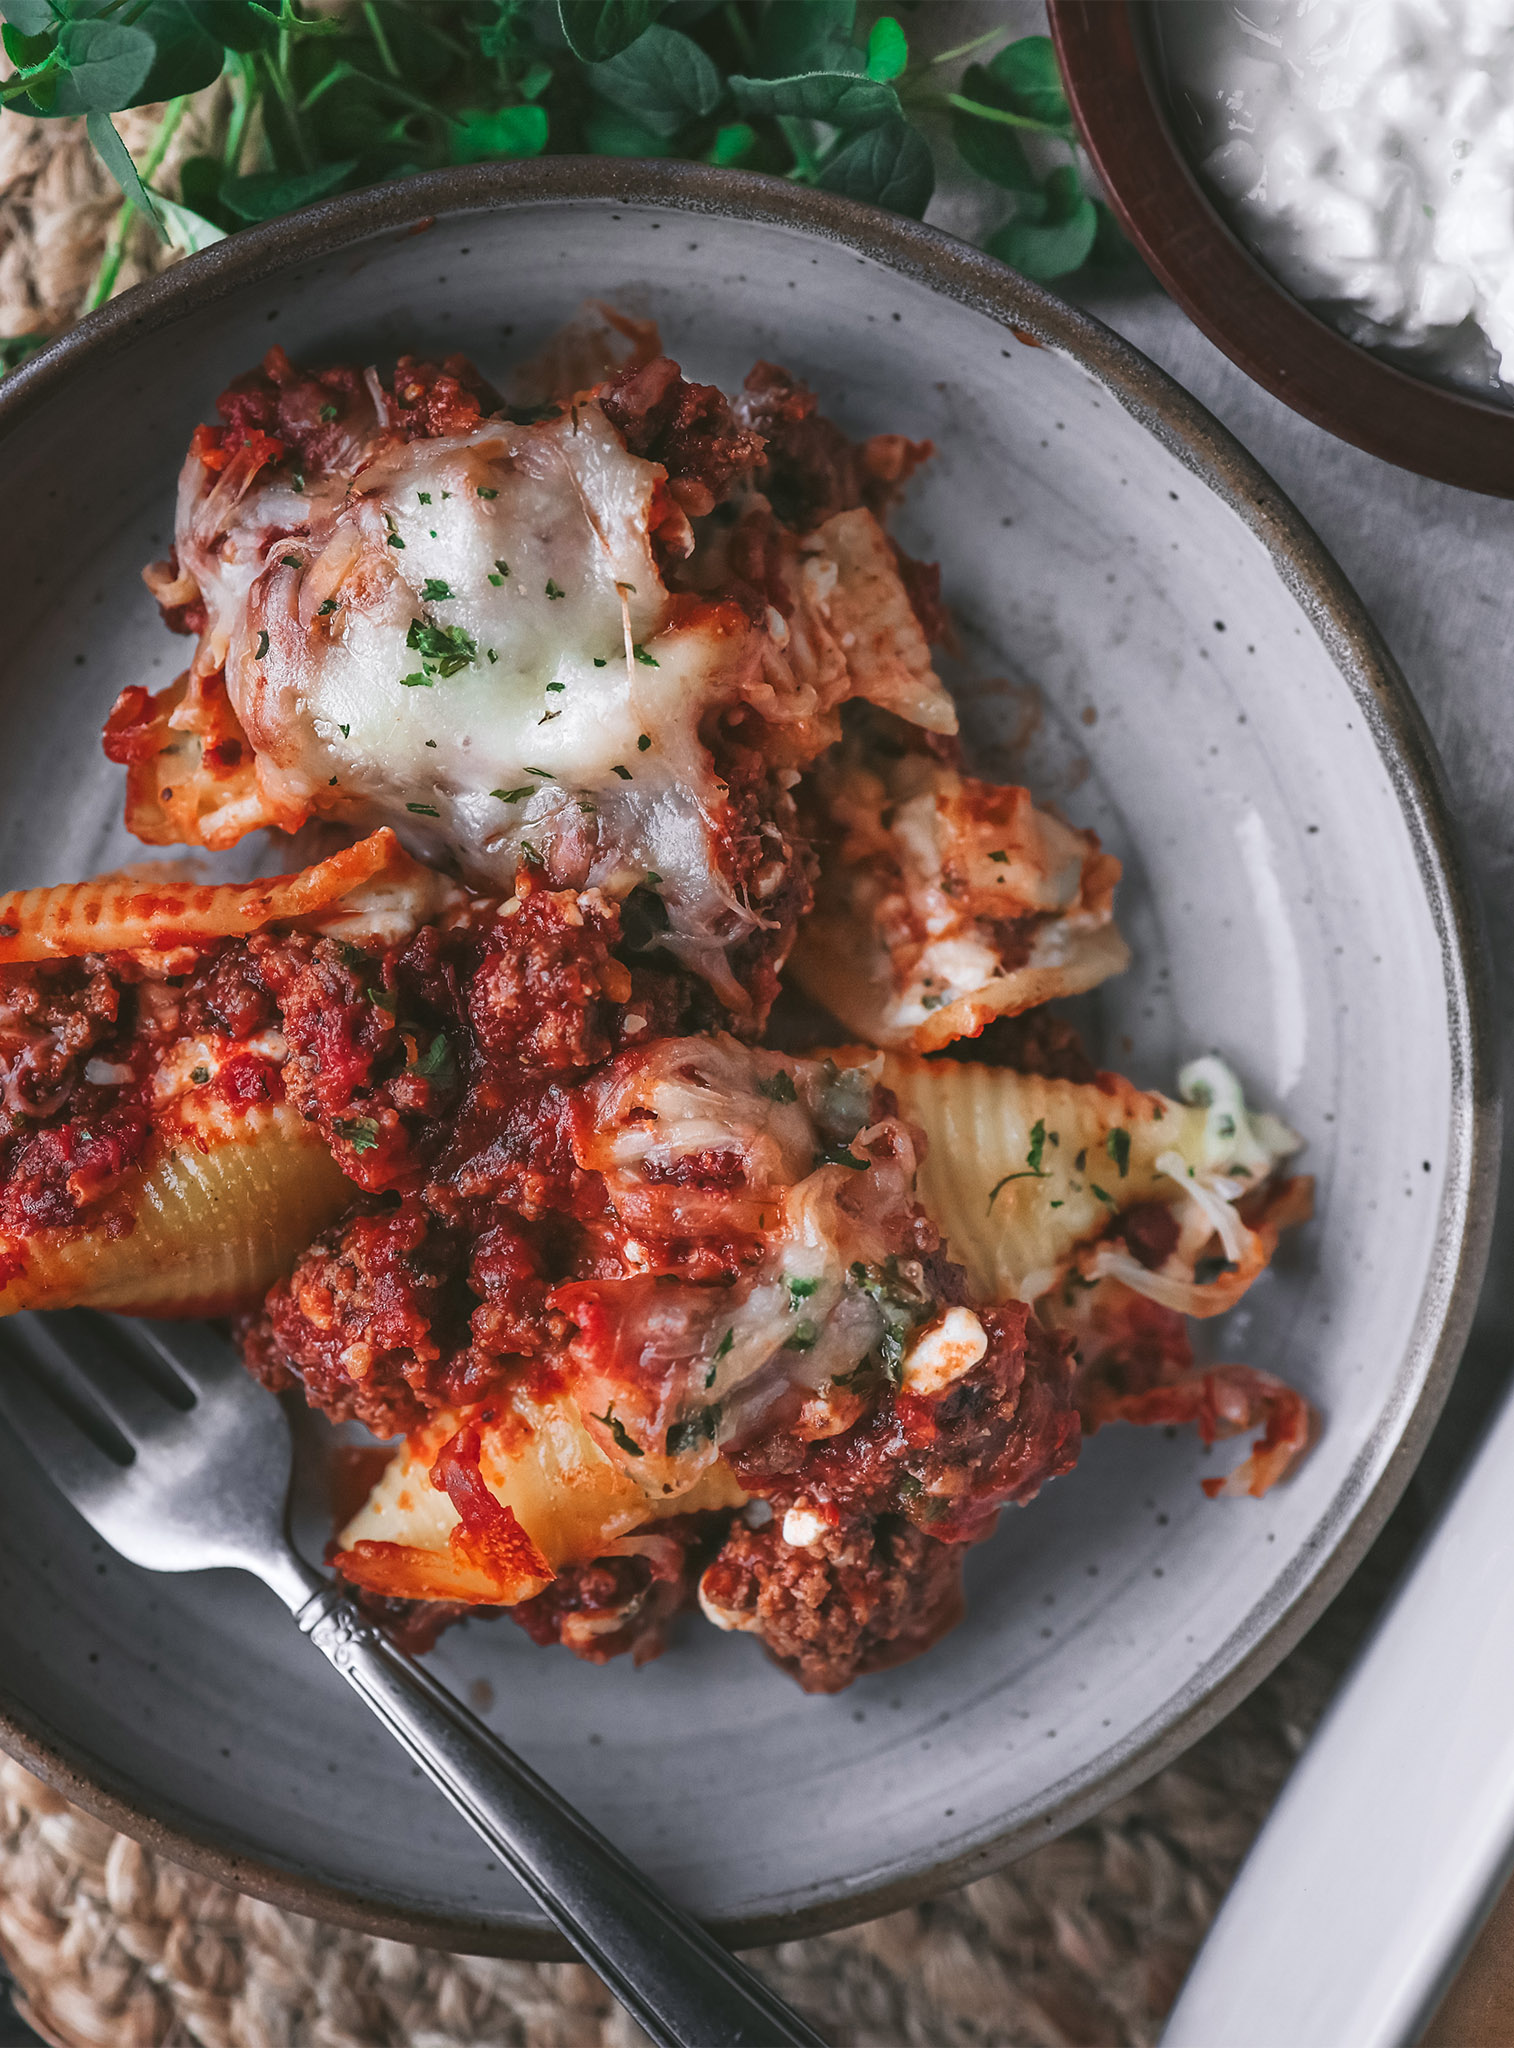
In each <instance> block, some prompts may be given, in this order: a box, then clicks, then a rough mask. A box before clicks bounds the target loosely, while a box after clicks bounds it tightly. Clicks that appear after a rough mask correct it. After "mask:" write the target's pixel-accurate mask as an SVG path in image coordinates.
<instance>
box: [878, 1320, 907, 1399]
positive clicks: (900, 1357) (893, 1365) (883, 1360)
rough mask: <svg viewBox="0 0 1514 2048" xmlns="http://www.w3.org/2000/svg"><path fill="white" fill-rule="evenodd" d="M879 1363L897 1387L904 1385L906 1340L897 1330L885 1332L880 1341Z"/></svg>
mask: <svg viewBox="0 0 1514 2048" xmlns="http://www.w3.org/2000/svg"><path fill="white" fill-rule="evenodd" d="M878 1362H879V1364H880V1365H881V1366H882V1367H883V1370H884V1372H885V1373H886V1374H887V1375H888V1377H889V1379H890V1380H892V1382H893V1383H894V1385H895V1386H896V1387H902V1386H903V1385H904V1339H903V1337H901V1336H900V1334H899V1332H898V1331H897V1330H885V1331H884V1333H883V1335H882V1336H881V1337H880V1338H879V1339H878Z"/></svg>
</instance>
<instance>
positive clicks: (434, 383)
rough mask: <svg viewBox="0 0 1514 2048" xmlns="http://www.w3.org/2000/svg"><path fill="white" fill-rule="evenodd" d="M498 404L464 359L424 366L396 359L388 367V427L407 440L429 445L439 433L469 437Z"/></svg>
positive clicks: (450, 358)
mask: <svg viewBox="0 0 1514 2048" xmlns="http://www.w3.org/2000/svg"><path fill="white" fill-rule="evenodd" d="M501 403H502V401H501V399H500V395H499V393H498V392H497V391H496V390H495V389H494V387H493V385H492V384H490V383H488V382H487V381H486V380H485V379H484V378H483V377H481V376H480V375H479V372H478V371H477V369H476V368H475V367H474V365H473V364H472V363H471V362H470V361H469V360H468V358H467V357H466V356H448V357H447V359H446V361H445V362H443V363H439V364H438V363H428V362H422V361H420V360H418V359H417V358H416V357H415V356H401V357H400V359H399V361H398V362H397V363H396V364H395V366H394V379H393V385H392V395H391V396H390V398H389V403H388V407H387V411H388V415H389V425H390V426H391V427H393V428H394V429H395V430H396V431H397V432H398V433H401V434H403V435H404V437H405V439H406V440H407V441H422V440H431V439H434V438H436V437H437V436H439V435H442V434H467V433H471V432H472V431H473V429H474V428H475V427H476V426H477V425H478V423H479V421H480V420H481V419H482V418H483V417H484V416H485V414H487V413H492V412H497V411H498V410H499V408H500V405H501Z"/></svg>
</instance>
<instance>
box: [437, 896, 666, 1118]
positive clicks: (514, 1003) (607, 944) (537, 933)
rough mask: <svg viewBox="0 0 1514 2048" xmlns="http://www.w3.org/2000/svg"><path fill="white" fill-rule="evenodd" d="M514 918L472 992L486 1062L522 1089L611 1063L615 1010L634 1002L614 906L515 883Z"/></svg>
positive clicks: (492, 936) (499, 927)
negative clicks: (615, 950)
mask: <svg viewBox="0 0 1514 2048" xmlns="http://www.w3.org/2000/svg"><path fill="white" fill-rule="evenodd" d="M515 893H516V900H517V901H518V903H519V905H520V908H519V910H518V911H517V912H516V913H515V915H514V916H513V917H511V918H508V919H501V920H500V921H499V922H498V923H497V924H496V925H495V926H494V927H493V929H492V931H491V932H490V933H489V935H488V937H487V938H486V940H485V942H484V947H483V951H482V955H481V957H480V959H479V962H478V965H477V967H476V968H475V970H474V972H473V974H472V977H471V979H470V981H469V985H468V997H467V1001H468V1020H469V1022H470V1024H471V1025H472V1027H473V1032H474V1036H475V1037H476V1039H477V1041H478V1044H479V1046H480V1048H481V1050H482V1052H483V1055H484V1056H485V1058H486V1059H488V1060H489V1061H490V1062H491V1063H492V1064H493V1065H495V1066H497V1067H500V1068H502V1069H506V1070H509V1071H511V1072H512V1073H513V1074H514V1075H515V1076H517V1077H518V1078H520V1079H522V1080H536V1079H546V1078H547V1077H548V1076H550V1075H557V1074H568V1073H583V1072H585V1071H586V1070H587V1069H588V1068H590V1067H592V1066H596V1065H597V1064H598V1063H599V1061H600V1060H603V1059H608V1057H609V1055H610V1049H611V1048H610V1039H609V1035H608V1032H607V1029H606V1022H607V1017H606V1012H607V1010H608V1007H609V1004H610V1003H611V1002H615V1001H623V1000H624V998H625V997H626V996H627V995H628V994H629V993H630V976H629V974H628V973H627V971H626V969H625V968H624V967H623V966H622V965H621V964H620V962H619V961H618V960H615V959H612V958H611V954H610V948H611V946H612V945H613V944H614V942H615V940H616V939H618V938H619V936H620V926H619V919H618V918H617V916H616V914H615V911H614V910H613V909H612V908H611V907H610V906H609V905H608V904H600V903H598V902H597V901H595V900H593V899H591V898H585V897H578V896H575V895H574V894H573V892H572V891H571V890H564V891H561V892H556V891H553V890H551V889H547V888H545V887H544V886H542V884H541V882H540V880H539V879H538V878H537V877H536V876H535V874H534V872H533V871H532V870H530V869H524V870H522V872H521V873H520V874H518V875H517V876H516V881H515Z"/></svg>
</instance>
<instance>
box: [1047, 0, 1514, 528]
mask: <svg viewBox="0 0 1514 2048" xmlns="http://www.w3.org/2000/svg"><path fill="white" fill-rule="evenodd" d="M1047 13H1048V16H1049V17H1050V22H1051V32H1052V36H1053V39H1054V40H1055V42H1056V46H1057V54H1058V57H1059V58H1060V59H1061V64H1062V76H1063V78H1064V79H1065V81H1066V85H1067V96H1068V99H1069V100H1070V101H1071V103H1072V110H1073V113H1074V116H1075V117H1076V119H1077V123H1078V127H1079V129H1080V130H1081V132H1082V136H1083V140H1084V142H1085V144H1086V146H1087V149H1088V154H1089V157H1090V158H1091V159H1092V162H1093V166H1094V169H1095V170H1096V171H1097V172H1098V174H1099V178H1100V180H1101V182H1102V184H1103V186H1104V189H1105V191H1106V192H1107V193H1108V195H1109V201H1110V204H1111V205H1112V206H1113V208H1114V210H1115V212H1116V214H1117V215H1118V216H1119V219H1120V224H1121V226H1122V227H1123V228H1124V229H1125V232H1126V233H1127V234H1128V235H1129V237H1130V239H1131V240H1132V241H1133V242H1134V243H1135V245H1136V247H1137V248H1138V249H1139V250H1140V252H1141V254H1142V256H1143V257H1144V258H1145V259H1146V262H1147V263H1148V265H1149V266H1150V268H1151V269H1152V270H1153V271H1154V272H1155V274H1156V275H1157V277H1158V278H1160V280H1161V281H1162V283H1163V284H1164V285H1165V286H1166V287H1167V289H1168V291H1169V292H1171V294H1172V296H1173V297H1174V298H1175V299H1176V300H1177V302H1178V304H1179V305H1180V306H1181V307H1182V308H1183V310H1184V311H1185V312H1186V313H1187V314H1188V315H1189V317H1190V318H1191V319H1192V320H1193V321H1194V323H1195V324H1196V325H1197V326H1199V327H1201V328H1202V329H1203V331H1204V332H1205V334H1207V335H1208V336H1209V339H1210V340H1211V341H1212V342H1214V343H1215V344H1216V346H1217V347H1219V348H1222V349H1223V350H1224V352H1225V354H1226V355H1227V356H1229V358H1230V360H1231V361H1232V362H1233V363H1237V364H1239V366H1240V367H1241V369H1243V370H1244V371H1245V372H1246V375H1247V376H1248V377H1252V378H1254V379H1255V380H1256V382H1257V383H1258V384H1260V385H1261V386H1262V387H1263V389H1264V390H1267V391H1270V392H1271V393H1272V394H1273V396H1274V397H1275V398H1280V399H1282V401H1283V403H1284V404H1285V405H1290V406H1292V408H1293V410H1294V411H1295V412H1298V413H1302V414H1303V416H1304V418H1305V419H1309V420H1313V421H1314V423H1315V425H1316V426H1320V427H1324V428H1325V429H1326V431H1327V432H1329V433H1332V434H1336V435H1338V436H1339V437H1340V439H1341V440H1343V441H1350V442H1352V443H1354V445H1355V446H1356V447H1358V448H1364V449H1365V450H1366V451H1367V453H1368V454H1369V455H1377V456H1380V457H1381V458H1382V460H1383V461H1384V462H1392V463H1395V464H1396V465H1397V466H1398V467H1399V468H1400V469H1409V470H1414V471H1415V472H1416V473H1417V474H1418V475H1420V476H1428V477H1433V478H1435V479H1436V480H1437V481H1438V482H1440V483H1447V484H1459V485H1461V486H1462V488H1463V489H1465V490H1469V491H1483V492H1486V493H1487V494H1488V495H1489V496H1491V497H1499V498H1514V408H1509V407H1505V406H1501V405H1499V404H1497V403H1495V402H1494V401H1492V400H1489V399H1481V398H1477V397H1474V396H1473V395H1472V394H1471V393H1464V392H1459V391H1454V390H1451V389H1450V388H1448V387H1446V386H1442V385H1438V384H1433V383H1431V382H1429V381H1428V380H1427V379H1425V378H1422V377H1416V376H1414V375H1412V374H1411V373H1410V372H1409V371H1407V370H1401V369H1399V368H1398V367H1397V366H1396V365H1395V364H1393V363H1390V362H1387V361H1385V360H1384V359H1383V358H1382V357H1381V356H1377V355H1374V354H1372V353H1371V351H1369V350H1368V349H1365V348H1362V347H1360V346H1359V345H1358V344H1357V343H1356V342H1354V341H1349V340H1348V339H1347V338H1346V336H1345V335H1344V334H1341V333H1339V332H1337V330H1336V329H1335V328H1333V327H1331V326H1329V325H1328V324H1327V323H1326V322H1325V321H1324V320H1322V319H1321V318H1320V317H1319V316H1318V315H1317V314H1315V313H1313V312H1311V311H1310V310H1309V308H1308V307H1307V306H1306V305H1304V304H1303V303H1302V301H1301V300H1299V299H1296V298H1294V297H1293V295H1292V294H1291V293H1290V292H1289V291H1287V290H1286V289H1285V287H1284V286H1282V285H1281V284H1279V283H1278V281H1277V280H1276V278H1274V277H1273V276H1272V274H1271V272H1270V271H1268V270H1266V269H1265V268H1264V267H1263V265H1262V264H1261V263H1259V262H1258V260H1257V259H1256V257H1255V256H1253V255H1252V254H1251V251H1250V250H1249V249H1248V248H1247V247H1246V245H1245V243H1244V242H1242V241H1241V239H1240V237H1239V236H1238V235H1237V234H1236V232H1235V230H1234V229H1233V228H1231V227H1230V226H1229V225H1228V223H1227V222H1226V220H1225V219H1224V216H1223V215H1222V214H1221V213H1220V212H1219V210H1218V208H1217V207H1216V206H1215V204H1214V201H1213V200H1212V199H1211V198H1210V197H1209V195H1208V193H1207V192H1206V191H1205V189H1204V187H1203V185H1202V184H1201V183H1200V181H1199V178H1198V176H1197V174H1196V172H1195V171H1194V169H1193V167H1192V165H1191V164H1190V162H1189V160H1188V157H1187V154H1186V152H1185V151H1184V149H1183V147H1182V145H1181V143H1180V142H1179V140H1178V138H1177V136H1176V134H1175V132H1174V129H1173V125H1172V121H1171V119H1170V116H1169V113H1168V106H1167V95H1166V90H1165V87H1164V85H1163V83H1162V78H1161V70H1160V65H1159V62H1158V60H1157V50H1156V29H1155V24H1154V0H1047Z"/></svg>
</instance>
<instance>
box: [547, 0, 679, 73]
mask: <svg viewBox="0 0 1514 2048" xmlns="http://www.w3.org/2000/svg"><path fill="white" fill-rule="evenodd" d="M667 4H668V0H557V16H558V20H559V21H560V22H561V24H562V32H563V36H564V39H565V40H566V42H567V45H568V48H569V49H570V50H571V51H572V52H573V54H574V56H575V57H581V58H582V59H583V61H584V62H585V64H602V63H603V62H604V61H605V59H606V58H607V57H614V56H616V55H618V54H619V52H620V51H622V50H624V49H625V48H627V46H628V45H629V44H631V43H634V42H635V41H636V38H637V37H638V36H639V35H641V34H642V33H643V32H644V31H645V30H646V29H648V28H649V27H650V26H651V24H652V23H653V22H654V21H655V20H656V19H657V17H658V15H659V14H661V13H662V11H663V9H664V8H665V7H666V6H667Z"/></svg>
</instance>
